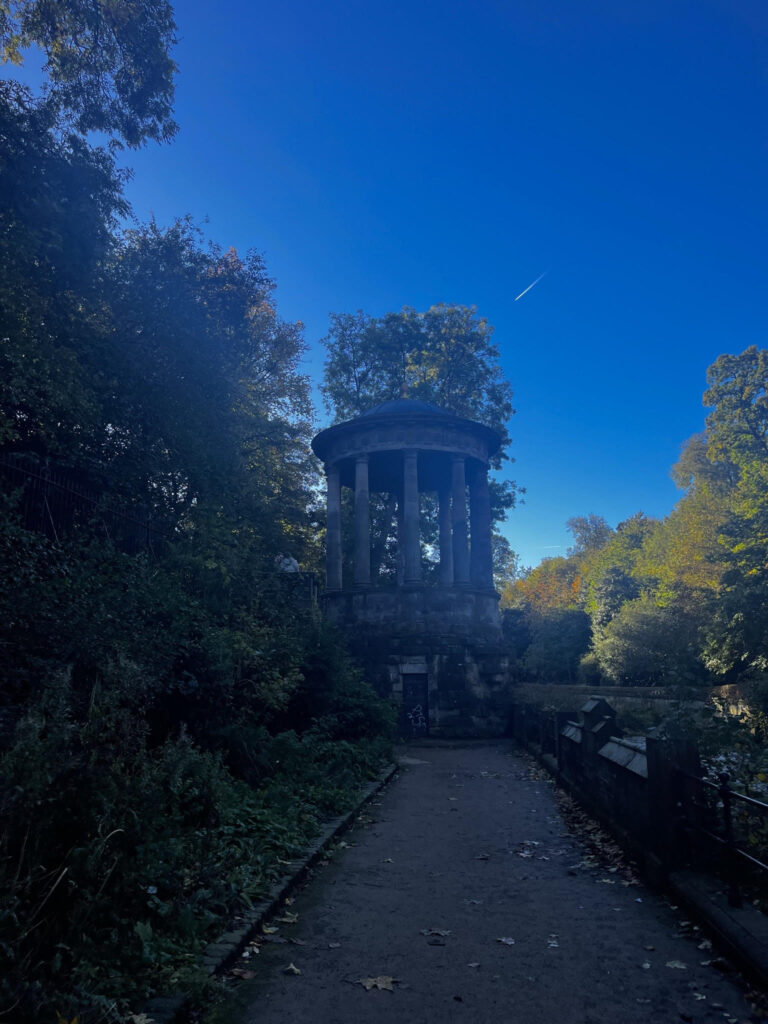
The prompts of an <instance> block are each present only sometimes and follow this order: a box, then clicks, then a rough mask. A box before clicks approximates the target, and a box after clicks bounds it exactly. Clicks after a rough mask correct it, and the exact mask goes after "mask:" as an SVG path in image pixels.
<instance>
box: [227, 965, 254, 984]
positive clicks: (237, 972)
mask: <svg viewBox="0 0 768 1024" xmlns="http://www.w3.org/2000/svg"><path fill="white" fill-rule="evenodd" d="M229 973H230V974H231V975H233V976H234V977H235V978H242V979H243V981H250V980H251V978H255V977H256V971H250V970H246V969H245V967H234V968H233V969H232V970H231V971H230V972H229Z"/></svg>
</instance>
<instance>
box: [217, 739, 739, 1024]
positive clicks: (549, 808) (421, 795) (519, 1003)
mask: <svg viewBox="0 0 768 1024" xmlns="http://www.w3.org/2000/svg"><path fill="white" fill-rule="evenodd" d="M539 774H540V773H538V772H536V771H533V772H532V771H531V770H530V763H529V762H528V761H527V760H524V759H522V758H521V757H519V756H517V755H513V754H511V753H510V752H509V747H508V746H507V745H505V744H502V743H499V744H494V745H479V744H478V745H473V746H464V747H459V748H457V749H452V748H447V747H431V748H430V747H411V748H409V749H408V750H407V751H406V752H405V755H404V764H403V768H402V772H401V773H400V775H399V777H397V778H396V780H395V781H393V782H392V783H391V784H390V785H389V786H388V787H387V789H386V790H384V791H383V793H382V795H381V797H380V799H379V800H377V801H375V802H374V803H373V804H369V805H368V807H367V808H366V809H365V811H364V812H363V817H362V820H361V822H360V824H359V826H358V827H357V828H355V829H354V830H353V831H351V832H349V833H347V835H346V836H345V841H346V843H347V844H348V846H342V847H341V848H339V849H338V850H337V851H336V852H335V853H334V855H333V857H332V859H331V862H330V863H329V864H328V865H327V866H326V867H324V868H322V869H320V870H318V872H317V874H316V876H315V878H314V880H313V881H312V882H311V883H310V884H309V885H308V886H307V887H306V888H305V889H304V890H302V891H301V892H299V893H298V894H297V895H296V897H295V900H294V902H293V903H292V904H291V905H290V906H289V907H287V908H286V910H287V914H285V915H283V916H284V917H286V918H287V920H286V921H282V922H278V921H275V922H273V925H274V926H275V927H276V928H278V929H279V930H278V931H277V932H276V933H275V934H274V935H272V936H268V940H267V941H265V942H264V943H262V945H261V951H260V953H258V954H256V953H254V954H253V955H251V957H250V959H248V960H247V961H244V966H246V965H247V968H248V970H249V971H250V970H252V971H255V977H254V978H253V979H252V980H250V981H247V982H243V983H241V984H240V987H239V992H238V995H237V1002H238V1004H239V1009H235V1008H234V1007H232V1006H230V1007H229V1009H228V1011H227V1013H226V1015H225V1018H226V1019H227V1020H231V1021H237V1022H238V1024H257V1022H258V1024H310V1022H311V1024H360V1022H364V1024H377V1022H384V1021H386V1022H403V1024H443V1022H454V1021H462V1022H472V1024H571V1022H572V1024H632V1022H635V1021H637V1022H641V1021H642V1022H651V1021H652V1022H654V1024H655V1022H664V1024H674V1022H680V1021H684V1022H696V1024H698V1022H702V1024H703V1022H708V1024H711V1022H720V1024H722V1022H728V1024H733V1021H734V1020H736V1021H739V1022H745V1021H748V1020H755V1019H758V1018H755V1017H751V1016H750V1008H749V1004H748V1003H747V1001H746V999H745V997H744V995H743V993H742V992H741V990H740V989H739V987H737V985H736V984H734V983H732V982H731V981H730V980H729V979H728V977H727V976H724V975H723V974H722V973H721V971H720V970H718V969H717V967H716V966H715V965H713V964H709V963H707V961H710V960H711V959H712V958H713V957H714V956H715V955H716V954H715V953H713V952H712V951H710V950H708V949H707V944H706V942H705V941H704V936H702V935H701V934H700V933H697V932H690V928H689V926H687V925H683V932H688V934H683V933H681V925H680V922H681V920H684V919H685V915H684V913H683V912H682V910H676V909H674V908H672V907H670V906H669V905H668V904H666V903H665V902H664V901H663V900H661V899H660V898H658V897H657V896H655V895H653V894H652V893H651V892H649V891H648V890H647V889H646V888H645V887H644V886H642V885H636V884H627V879H628V878H631V876H628V875H627V874H622V872H621V871H613V872H611V871H609V870H608V869H607V867H601V866H592V865H591V864H590V859H589V856H588V854H587V853H586V852H585V850H584V848H583V847H582V846H581V845H580V843H579V841H578V839H577V838H576V837H574V836H572V835H569V834H568V833H567V831H566V828H565V826H564V824H563V820H562V818H561V817H560V815H559V813H558V811H557V806H556V803H555V800H554V797H553V791H552V786H551V784H550V783H548V782H547V781H545V780H542V779H540V778H539ZM584 861H586V864H584V863H583V862H584ZM293 915H296V916H297V920H296V922H295V923H291V918H292V917H293ZM692 936H693V937H692ZM282 939H284V940H287V941H280V940H282ZM270 940H271V941H270ZM275 940H277V941H275ZM293 940H295V941H293ZM702 942H703V945H704V948H703V949H701V948H699V946H700V944H702ZM702 961H704V964H702ZM289 965H293V967H295V969H296V970H297V971H300V972H301V973H300V974H298V973H285V970H286V968H288V969H289V970H290V968H289ZM361 979H364V980H366V985H368V986H369V988H366V987H364V985H362V984H360V980H361ZM390 979H392V980H391V981H390ZM379 985H381V986H383V988H379V987H377V986H379ZM389 985H391V987H392V991H389V990H388V988H387V986H389ZM219 1019H222V1018H221V1017H220V1018H219Z"/></svg>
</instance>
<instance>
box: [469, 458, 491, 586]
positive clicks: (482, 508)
mask: <svg viewBox="0 0 768 1024" xmlns="http://www.w3.org/2000/svg"><path fill="white" fill-rule="evenodd" d="M469 537H470V543H471V548H470V551H471V556H470V575H471V579H472V582H473V583H474V585H475V586H476V587H482V588H483V589H485V590H490V589H491V588H492V587H493V549H492V547H491V495H490V491H489V490H488V466H487V465H486V464H485V463H481V464H480V465H479V466H478V467H477V469H476V471H475V473H474V475H473V476H472V479H471V480H470V483H469Z"/></svg>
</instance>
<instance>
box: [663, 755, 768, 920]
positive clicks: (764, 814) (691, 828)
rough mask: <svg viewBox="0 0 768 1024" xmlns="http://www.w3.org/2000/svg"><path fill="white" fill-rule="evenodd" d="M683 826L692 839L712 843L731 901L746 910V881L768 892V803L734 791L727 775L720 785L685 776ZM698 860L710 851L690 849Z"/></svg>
mask: <svg viewBox="0 0 768 1024" xmlns="http://www.w3.org/2000/svg"><path fill="white" fill-rule="evenodd" d="M678 775H679V777H680V781H681V787H680V794H679V800H678V807H679V810H680V824H681V826H682V827H683V829H684V830H685V831H686V832H688V833H689V835H691V838H692V839H693V838H694V837H699V838H700V839H703V840H704V841H705V844H709V850H708V851H706V852H705V853H704V855H705V856H707V855H709V854H711V853H712V852H714V854H715V859H716V861H717V862H719V865H720V868H721V870H722V874H723V875H724V878H725V880H726V882H727V885H728V902H729V903H730V905H731V906H732V907H740V906H741V905H742V901H743V897H742V890H743V888H744V883H745V882H751V883H752V884H753V885H755V886H756V887H758V888H760V889H761V890H766V889H768V864H766V863H765V859H768V804H766V803H763V802H762V800H756V799H755V798H754V797H752V796H746V795H745V794H744V793H738V792H736V791H735V790H734V789H732V788H731V785H730V777H729V776H728V775H727V774H726V773H722V774H721V775H719V776H718V779H719V781H718V782H711V781H710V780H709V779H704V778H700V777H699V776H696V775H692V774H690V773H689V772H684V771H679V773H678ZM689 849H690V851H691V857H692V859H693V860H697V859H698V857H699V855H700V854H701V853H703V852H704V851H701V850H700V849H699V844H698V843H696V842H695V841H694V842H691V843H690V844H689Z"/></svg>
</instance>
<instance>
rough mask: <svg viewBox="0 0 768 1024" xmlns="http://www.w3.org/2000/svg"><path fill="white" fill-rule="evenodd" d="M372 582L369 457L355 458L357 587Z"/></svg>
mask: <svg viewBox="0 0 768 1024" xmlns="http://www.w3.org/2000/svg"><path fill="white" fill-rule="evenodd" d="M370 582H371V509H370V494H369V491H368V456H367V455H358V456H357V457H356V458H355V586H356V587H367V586H369V585H370Z"/></svg>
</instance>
